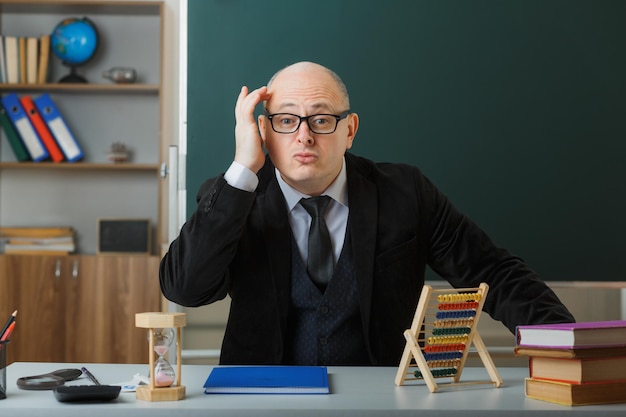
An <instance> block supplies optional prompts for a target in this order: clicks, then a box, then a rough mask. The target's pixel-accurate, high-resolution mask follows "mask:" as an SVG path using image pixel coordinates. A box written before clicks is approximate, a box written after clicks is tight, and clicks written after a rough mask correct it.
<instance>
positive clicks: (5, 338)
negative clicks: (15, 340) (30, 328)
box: [0, 322, 15, 342]
mask: <svg viewBox="0 0 626 417" xmlns="http://www.w3.org/2000/svg"><path fill="white" fill-rule="evenodd" d="M14 328H15V322H13V323H11V324H10V325H9V327H8V328H7V331H6V332H4V334H3V335H2V339H0V342H4V341H5V340H7V339H8V338H9V336H11V333H13V329H14Z"/></svg>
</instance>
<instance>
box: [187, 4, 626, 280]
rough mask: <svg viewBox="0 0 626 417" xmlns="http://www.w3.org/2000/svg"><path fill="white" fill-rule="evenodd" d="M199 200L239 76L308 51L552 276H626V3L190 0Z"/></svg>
mask: <svg viewBox="0 0 626 417" xmlns="http://www.w3.org/2000/svg"><path fill="white" fill-rule="evenodd" d="M188 17H189V19H188V25H189V32H188V34H189V51H188V54H189V61H188V67H189V71H188V94H187V96H188V97H187V98H188V103H187V105H188V109H189V110H188V120H187V121H188V137H187V146H188V160H187V193H188V197H189V198H188V207H187V210H188V214H190V213H191V212H192V211H193V210H194V209H195V207H196V203H195V195H196V192H197V189H198V186H199V185H200V183H201V182H202V181H204V180H205V179H206V178H209V177H211V176H215V175H217V174H219V173H221V172H223V171H225V170H226V169H227V167H228V165H229V164H230V162H231V160H232V157H233V154H234V133H233V128H234V115H233V109H234V105H235V100H236V97H237V94H238V92H239V89H240V88H241V86H242V85H248V86H250V87H251V88H256V87H259V86H261V85H264V84H265V83H266V82H267V80H268V79H269V77H270V76H271V75H272V74H273V73H274V72H275V71H276V70H277V69H279V68H282V67H283V66H286V65H288V64H291V63H293V62H296V61H300V60H311V61H316V62H319V63H321V64H323V65H326V66H328V67H330V68H332V69H333V70H335V71H336V72H337V73H338V74H339V75H341V76H342V78H343V79H344V81H345V83H346V85H347V87H348V89H349V90H350V95H351V106H352V109H353V110H354V111H355V112H357V113H359V115H360V119H361V125H360V129H359V132H358V134H357V137H356V140H355V145H354V147H353V149H352V151H353V152H354V153H356V154H360V155H363V156H366V157H370V158H372V159H375V160H378V161H398V162H408V163H411V164H415V165H417V166H419V167H420V168H421V169H422V170H423V171H424V172H425V173H426V175H428V176H429V177H430V178H431V179H432V180H433V181H434V182H435V183H436V184H437V185H438V187H439V188H440V189H441V190H442V191H443V192H444V193H446V194H447V195H448V196H449V197H450V198H451V199H452V201H453V202H454V203H455V205H456V206H457V207H459V208H460V209H461V210H463V211H464V212H466V213H467V214H468V215H470V216H471V217H472V218H473V219H474V220H475V221H476V222H478V223H479V224H480V225H481V226H482V227H483V228H484V229H485V230H486V231H487V232H488V233H489V234H490V235H491V236H492V237H493V238H494V240H495V241H496V242H497V243H498V244H501V245H502V246H505V247H507V248H509V249H511V250H512V251H513V252H514V253H516V254H518V255H519V256H521V257H522V258H524V259H525V260H527V261H528V262H529V263H530V264H531V265H532V266H533V267H534V268H535V269H536V270H538V271H539V272H540V274H541V275H542V276H543V277H544V279H546V280H583V281H589V280H595V281H617V280H626V186H625V185H624V182H625V181H626V161H625V159H626V2H624V1H621V0H616V1H607V0H584V1H583V0H507V1H501V0H440V1H432V0H431V1H420V0H385V1H372V0H315V1H294V0H265V1H259V0H189V4H188Z"/></svg>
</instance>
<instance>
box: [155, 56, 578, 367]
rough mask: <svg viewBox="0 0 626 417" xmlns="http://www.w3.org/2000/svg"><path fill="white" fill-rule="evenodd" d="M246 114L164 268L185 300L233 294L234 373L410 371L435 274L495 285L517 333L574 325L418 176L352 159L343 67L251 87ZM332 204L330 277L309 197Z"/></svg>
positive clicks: (227, 357)
mask: <svg viewBox="0 0 626 417" xmlns="http://www.w3.org/2000/svg"><path fill="white" fill-rule="evenodd" d="M261 102H264V105H265V113H264V114H263V115H261V116H259V117H258V125H257V122H256V121H255V119H254V110H255V108H256V106H257V105H259V104H260V103H261ZM235 118H236V127H235V141H236V151H235V158H234V162H233V163H232V165H231V166H230V168H229V169H228V171H227V172H226V174H225V175H221V176H219V177H217V178H213V179H210V180H208V181H206V182H205V183H204V184H203V185H202V186H201V188H200V190H199V193H198V198H197V201H198V208H197V210H196V212H195V213H194V214H193V215H192V216H191V218H190V219H189V220H188V221H187V223H186V224H185V225H184V226H183V228H182V230H181V233H180V236H179V237H178V238H177V239H176V240H175V241H174V242H173V243H172V245H171V247H170V249H169V251H168V253H167V254H166V255H165V257H164V258H163V260H162V262H161V269H160V282H161V289H162V291H163V294H164V295H165V297H167V298H168V299H169V300H171V301H173V302H175V303H178V304H181V305H184V306H200V305H204V304H209V303H212V302H214V301H217V300H220V299H223V298H224V297H226V295H230V297H231V310H230V315H229V319H228V324H227V328H226V333H225V336H224V340H223V345H222V352H221V358H220V362H221V363H222V364H309V365H311V364H320V365H365V364H371V365H387V366H397V365H398V363H399V361H400V357H401V354H402V350H403V348H404V345H405V339H404V337H403V332H404V330H405V329H407V328H408V327H410V325H411V321H412V319H413V315H414V313H415V308H416V305H417V300H418V298H419V295H420V291H421V288H422V286H423V284H424V272H425V267H426V265H429V266H430V267H431V268H432V269H433V270H434V271H436V272H437V273H438V274H440V275H441V276H442V277H443V278H445V279H446V280H448V281H449V282H450V283H451V284H452V285H453V286H455V287H461V288H470V287H477V286H478V285H479V284H480V283H481V282H486V283H487V284H489V287H490V288H489V293H488V297H487V300H486V301H485V304H484V310H485V311H486V312H487V313H489V314H490V315H491V316H492V317H493V318H495V319H497V320H500V321H502V322H503V323H504V324H505V325H506V326H507V327H508V328H509V329H510V330H511V331H514V329H515V326H516V325H518V324H528V323H546V322H573V321H574V318H573V317H572V315H571V314H570V313H569V311H568V310H567V309H566V308H565V307H564V306H563V305H562V304H561V302H560V301H559V300H558V298H557V297H556V295H555V294H554V293H553V292H552V291H551V290H550V289H549V288H548V287H547V286H546V285H545V284H544V283H543V282H542V281H541V280H540V279H539V278H538V277H537V274H536V273H535V272H533V271H532V270H531V269H529V268H528V267H527V266H526V265H525V264H524V263H523V262H522V261H521V260H520V259H519V258H517V257H515V256H513V255H511V254H510V253H509V252H507V251H506V250H504V249H501V248H498V247H496V246H495V245H494V244H493V243H492V241H491V240H490V239H489V237H488V236H487V235H486V234H485V233H484V232H483V231H482V230H480V229H479V228H478V227H477V226H476V225H475V224H474V223H473V222H472V221H471V220H470V219H468V218H467V217H465V216H464V215H463V214H461V213H459V212H458V211H457V210H456V209H455V208H454V207H453V206H452V204H451V203H450V202H449V201H448V199H447V198H446V197H445V196H444V195H442V194H441V193H440V192H439V191H438V190H437V189H436V188H435V187H434V186H433V184H432V183H431V182H430V181H429V180H428V179H427V178H426V177H425V176H423V175H422V174H421V172H420V171H419V170H418V169H417V168H415V167H411V166H408V165H402V164H376V163H374V162H372V161H369V160H366V159H363V158H360V157H357V156H355V155H352V154H350V153H349V152H347V150H348V149H350V148H351V146H352V143H353V141H354V138H355V135H356V132H357V130H358V127H359V118H358V115H357V114H356V113H354V112H351V111H350V102H349V97H348V93H347V91H346V88H345V86H344V84H343V82H342V81H341V79H340V78H339V77H338V76H337V75H336V74H334V73H333V72H332V71H330V70H329V69H327V68H325V67H322V66H320V65H318V64H315V63H310V62H300V63H296V64H293V65H291V66H289V67H287V68H284V69H283V70H281V71H279V72H278V73H277V74H276V75H275V76H274V77H273V78H272V79H271V80H270V82H269V83H268V86H263V87H261V88H258V89H256V90H254V91H251V92H249V91H248V89H247V87H243V88H242V90H241V92H240V94H239V97H238V99H237V104H236V107H235ZM381 140H388V138H381ZM263 147H265V149H267V153H268V154H267V155H265V153H264V151H263ZM320 195H326V196H330V197H331V198H330V199H328V198H327V197H323V199H325V201H326V202H327V203H325V204H328V206H327V208H326V211H325V214H323V215H320V217H321V218H322V219H325V221H326V225H327V227H328V232H327V233H326V232H324V233H321V234H322V235H324V234H325V233H326V234H327V236H328V237H330V240H331V242H332V256H331V262H332V264H331V265H330V268H331V270H330V271H327V272H326V275H325V277H326V278H325V281H324V282H317V278H318V271H319V269H320V266H319V265H318V264H315V265H313V262H312V263H311V264H310V265H307V262H309V261H311V260H316V259H318V255H319V253H316V254H315V255H309V252H308V249H309V247H308V246H311V248H312V249H313V248H316V249H319V248H320V247H322V246H323V245H319V244H318V243H316V242H317V241H311V242H312V243H309V241H308V239H309V236H308V234H309V225H310V224H313V223H315V225H316V226H315V227H314V228H315V229H316V230H318V229H317V226H319V225H320V224H321V220H320V218H316V219H313V218H314V217H316V215H312V214H309V212H311V211H310V209H309V208H305V207H308V203H307V200H301V199H303V198H304V199H306V198H309V197H314V196H320ZM309 201H312V200H309ZM328 201H329V202H328ZM319 230H325V229H323V228H322V229H319ZM320 250H321V249H320ZM309 258H310V259H309ZM322 269H323V268H322ZM319 275H324V274H322V273H320V274H319ZM322 279H324V278H322Z"/></svg>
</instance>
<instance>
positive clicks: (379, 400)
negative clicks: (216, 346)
mask: <svg viewBox="0 0 626 417" xmlns="http://www.w3.org/2000/svg"><path fill="white" fill-rule="evenodd" d="M83 365H84V366H87V368H88V369H89V370H90V371H91V372H92V373H93V374H94V375H95V376H96V378H98V379H99V380H100V382H101V383H103V384H113V383H118V382H124V381H128V380H131V379H132V377H133V375H134V374H136V373H141V374H143V375H146V374H147V371H148V366H147V365H118V364H115V365H110V364H67V363H19V362H18V363H13V364H11V365H9V367H8V369H7V382H8V390H7V399H5V400H0V416H2V417H13V416H28V417H36V416H45V417H48V416H50V415H62V416H64V417H72V416H80V417H85V416H88V417H98V416H107V417H109V416H120V417H122V416H124V417H133V416H151V417H157V416H163V417H172V416H176V417H182V416H226V417H229V416H245V417H259V416H272V417H276V416H298V417H300V416H312V417H313V416H315V417H319V416H342V417H345V416H355V417H357V416H358V417H368V416H391V415H393V416H412V417H415V416H420V417H424V416H458V417H472V416H480V417H484V416H503V415H506V416H507V417H509V416H510V417H515V416H541V417H543V416H565V415H567V416H570V415H574V416H594V417H598V416H609V415H611V416H624V415H626V404H613V405H599V406H583V407H567V406H560V405H557V404H552V403H548V402H544V401H537V400H532V399H528V398H526V397H525V396H524V386H523V379H524V377H525V376H526V375H527V369H526V368H500V369H499V372H500V374H501V376H502V379H503V380H504V386H503V387H501V388H493V387H492V386H491V385H486V384H485V385H483V384H480V385H465V386H462V387H456V388H453V387H447V388H441V389H440V390H439V391H437V392H435V393H430V391H428V388H427V387H426V385H424V383H423V382H419V383H417V384H418V385H406V386H402V387H397V386H395V384H394V382H393V381H394V376H395V372H396V368H395V367H388V368H378V367H372V368H361V367H329V368H328V369H329V378H330V385H331V392H332V393H331V394H330V395H239V394H237V395H233V394H231V395H217V394H212V395H207V394H204V393H203V390H202V385H203V384H204V381H205V380H206V378H207V376H208V375H209V373H210V371H211V369H212V366H210V365H183V367H182V368H183V371H182V376H183V378H182V379H183V381H182V383H183V385H185V386H186V390H187V397H186V398H185V399H184V400H182V401H171V402H144V401H138V400H136V399H135V394H134V393H121V394H120V397H119V398H118V399H117V400H116V401H114V402H110V403H102V404H69V403H59V402H57V401H56V400H55V398H54V395H53V394H52V392H51V391H24V390H20V389H18V388H17V386H16V385H15V381H16V380H17V378H18V377H20V376H29V375H36V374H41V373H45V372H51V371H54V370H56V369H61V368H68V367H76V368H80V367H81V366H83ZM488 379H489V378H488V376H487V373H486V371H485V370H484V369H482V368H466V369H465V370H464V371H463V378H462V381H470V380H479V381H485V380H488ZM438 381H439V380H438ZM441 381H442V382H443V381H445V380H441ZM73 383H78V384H87V383H88V381H87V380H86V379H79V380H77V381H74V382H73Z"/></svg>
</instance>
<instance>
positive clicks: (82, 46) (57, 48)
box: [50, 17, 99, 82]
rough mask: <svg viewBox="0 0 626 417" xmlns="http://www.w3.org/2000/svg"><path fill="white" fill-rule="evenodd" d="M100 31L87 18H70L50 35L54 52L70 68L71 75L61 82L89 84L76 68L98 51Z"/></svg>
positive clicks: (57, 26)
mask: <svg viewBox="0 0 626 417" xmlns="http://www.w3.org/2000/svg"><path fill="white" fill-rule="evenodd" d="M98 42H99V39H98V31H97V30H96V26H95V25H94V24H93V22H92V21H91V20H89V19H88V18H86V17H83V18H77V17H69V18H67V19H63V20H62V21H61V22H59V23H58V24H57V25H56V26H55V28H54V30H53V31H52V34H51V35H50V45H51V49H52V52H53V53H54V54H55V55H56V56H57V57H58V58H59V59H60V60H61V61H62V62H63V64H64V65H66V66H68V67H70V74H69V75H66V76H65V77H63V78H61V80H59V82H87V80H86V79H85V78H84V77H82V76H80V75H78V73H77V70H76V68H77V67H78V66H80V65H84V64H85V63H87V62H88V61H89V60H91V59H92V58H93V56H94V55H95V53H96V50H97V49H98Z"/></svg>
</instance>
